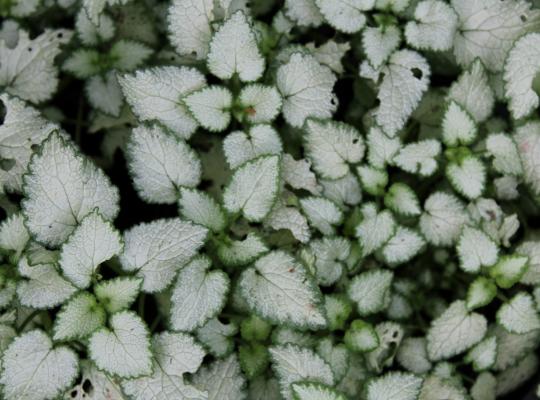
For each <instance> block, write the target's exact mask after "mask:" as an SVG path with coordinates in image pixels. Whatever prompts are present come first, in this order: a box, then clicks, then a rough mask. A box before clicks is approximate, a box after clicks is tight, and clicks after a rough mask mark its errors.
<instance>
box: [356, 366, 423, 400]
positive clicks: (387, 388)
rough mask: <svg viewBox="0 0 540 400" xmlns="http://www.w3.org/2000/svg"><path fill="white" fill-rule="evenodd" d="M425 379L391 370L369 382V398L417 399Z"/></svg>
mask: <svg viewBox="0 0 540 400" xmlns="http://www.w3.org/2000/svg"><path fill="white" fill-rule="evenodd" d="M423 381H424V379H423V378H421V377H418V376H416V375H413V374H409V373H403V372H389V373H387V374H385V375H383V376H382V377H379V378H375V379H372V380H370V381H368V383H367V389H366V393H367V396H366V399H367V400H416V399H418V395H419V394H420V389H421V388H422V383H423Z"/></svg>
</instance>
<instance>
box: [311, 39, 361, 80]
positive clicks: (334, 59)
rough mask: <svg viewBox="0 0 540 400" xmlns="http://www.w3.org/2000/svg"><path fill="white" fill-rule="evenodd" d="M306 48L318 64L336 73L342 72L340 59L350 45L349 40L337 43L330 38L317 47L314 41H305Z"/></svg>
mask: <svg viewBox="0 0 540 400" xmlns="http://www.w3.org/2000/svg"><path fill="white" fill-rule="evenodd" d="M306 48H307V49H308V50H309V51H310V52H311V54H312V55H313V57H315V59H316V60H317V61H318V62H319V63H320V64H322V65H326V66H327V67H329V68H330V69H331V70H332V71H334V72H335V73H337V74H342V73H343V71H344V68H343V64H342V62H341V59H342V58H343V57H344V56H345V53H347V52H348V51H349V50H350V49H351V45H350V43H349V42H344V43H339V42H336V41H335V40H332V39H330V40H328V41H326V42H325V43H323V44H321V45H320V46H318V47H317V46H316V45H315V43H314V42H310V43H307V44H306Z"/></svg>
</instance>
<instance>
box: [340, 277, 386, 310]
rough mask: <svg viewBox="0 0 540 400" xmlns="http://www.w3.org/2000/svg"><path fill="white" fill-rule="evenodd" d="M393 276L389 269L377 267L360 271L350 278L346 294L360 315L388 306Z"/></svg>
mask: <svg viewBox="0 0 540 400" xmlns="http://www.w3.org/2000/svg"><path fill="white" fill-rule="evenodd" d="M393 278H394V274H393V273H392V272H391V271H388V270H384V269H378V270H372V271H366V272H362V273H361V274H359V275H357V276H355V277H354V278H353V279H352V280H351V283H350V285H349V288H348V289H347V294H348V295H349V298H350V299H351V300H352V301H354V302H355V303H356V306H357V309H358V313H359V314H360V315H362V316H364V315H370V314H375V313H378V312H380V311H382V310H383V309H384V308H386V307H387V306H388V303H389V301H390V287H391V285H392V280H393Z"/></svg>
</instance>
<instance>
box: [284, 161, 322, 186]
mask: <svg viewBox="0 0 540 400" xmlns="http://www.w3.org/2000/svg"><path fill="white" fill-rule="evenodd" d="M281 173H282V177H283V180H284V181H285V183H286V184H287V185H289V186H290V187H292V188H293V189H304V190H307V191H308V192H310V193H311V194H313V195H318V194H320V192H321V187H320V186H319V183H318V182H317V176H315V174H314V173H313V171H311V162H310V161H309V160H307V159H305V158H302V159H300V160H295V159H294V158H293V157H292V156H291V155H290V154H288V153H284V154H283V157H282V158H281Z"/></svg>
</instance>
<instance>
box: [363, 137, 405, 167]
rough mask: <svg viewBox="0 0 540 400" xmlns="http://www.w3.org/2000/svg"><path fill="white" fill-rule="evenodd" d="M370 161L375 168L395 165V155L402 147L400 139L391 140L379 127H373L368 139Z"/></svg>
mask: <svg viewBox="0 0 540 400" xmlns="http://www.w3.org/2000/svg"><path fill="white" fill-rule="evenodd" d="M367 145H368V161H369V163H370V164H371V165H372V166H373V167H375V168H384V167H385V166H386V165H387V164H391V165H392V164H393V160H394V157H395V155H396V154H397V153H398V152H399V150H400V149H401V147H402V144H401V141H400V140H399V137H394V138H389V137H388V136H386V134H385V133H384V132H383V131H382V130H381V129H380V128H378V127H372V128H371V129H370V130H369V133H368V137H367Z"/></svg>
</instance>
